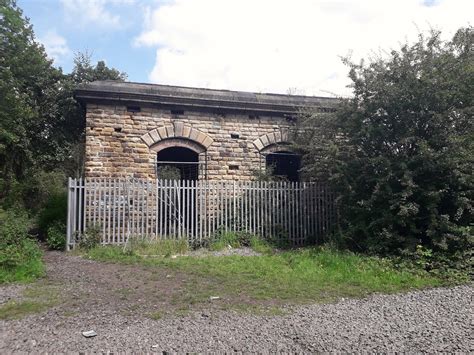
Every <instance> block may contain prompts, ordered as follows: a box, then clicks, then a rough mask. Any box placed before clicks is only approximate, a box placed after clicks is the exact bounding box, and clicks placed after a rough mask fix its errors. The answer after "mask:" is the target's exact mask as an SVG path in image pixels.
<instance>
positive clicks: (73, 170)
mask: <svg viewBox="0 0 474 355" xmlns="http://www.w3.org/2000/svg"><path fill="white" fill-rule="evenodd" d="M126 78H127V74H126V73H123V72H120V71H118V70H117V69H114V68H109V67H107V65H106V64H105V62H103V61H99V62H97V65H95V66H94V65H93V64H92V63H91V54H90V53H77V54H76V56H75V58H74V68H73V70H72V72H71V74H68V75H65V81H64V88H63V90H62V91H61V92H60V93H59V94H58V97H57V103H58V106H59V107H60V108H61V110H62V112H61V117H62V118H63V120H59V121H58V127H57V135H56V136H57V137H58V138H59V137H62V140H61V143H60V144H58V146H59V147H62V148H63V149H66V151H67V153H68V155H67V157H63V167H64V171H65V173H66V175H69V176H78V177H79V176H82V168H83V164H84V138H85V137H84V133H85V112H84V108H83V107H82V106H81V105H80V104H79V102H77V101H76V99H75V98H74V89H75V88H76V86H77V85H79V84H82V83H88V82H92V81H96V80H116V81H124V80H126Z"/></svg>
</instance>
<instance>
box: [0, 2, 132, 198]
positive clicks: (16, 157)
mask: <svg viewBox="0 0 474 355" xmlns="http://www.w3.org/2000/svg"><path fill="white" fill-rule="evenodd" d="M0 53H1V55H0V202H1V200H2V198H4V197H5V196H6V195H8V194H9V192H10V191H11V188H12V186H13V184H14V183H16V182H21V181H24V180H27V179H29V178H30V177H31V176H32V175H34V174H36V173H38V172H40V171H51V170H57V169H62V170H64V169H70V170H71V169H73V168H72V166H73V165H74V163H73V160H74V159H75V156H76V155H78V154H79V155H80V153H81V147H80V142H81V141H82V140H83V138H84V137H83V134H84V127H85V122H84V114H83V111H82V108H81V107H80V105H79V103H78V102H77V101H76V100H75V99H74V97H73V90H74V88H75V86H76V85H77V84H79V83H82V82H89V81H93V80H122V81H123V80H125V79H126V74H125V73H121V72H119V71H118V70H116V69H114V68H109V67H107V65H106V64H105V63H104V62H102V61H101V62H98V63H97V65H95V66H94V65H92V63H91V59H90V58H91V56H90V55H89V54H87V53H86V54H82V53H78V54H77V55H76V58H75V61H74V64H75V65H74V69H73V71H72V73H70V74H64V73H63V72H62V70H61V69H60V68H56V67H54V66H53V63H52V61H51V60H50V59H48V57H47V55H46V52H45V50H44V48H43V46H42V45H41V44H39V43H38V42H37V41H36V39H35V36H34V32H33V28H32V26H31V24H30V23H29V20H28V19H27V18H25V17H24V16H23V13H22V11H21V9H20V8H19V7H18V6H17V5H16V2H15V1H13V0H0ZM78 145H79V146H78ZM67 173H68V174H70V171H68V172H67Z"/></svg>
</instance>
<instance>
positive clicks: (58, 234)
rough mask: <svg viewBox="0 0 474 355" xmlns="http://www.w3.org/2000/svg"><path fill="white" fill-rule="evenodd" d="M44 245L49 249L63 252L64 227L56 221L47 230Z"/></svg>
mask: <svg viewBox="0 0 474 355" xmlns="http://www.w3.org/2000/svg"><path fill="white" fill-rule="evenodd" d="M46 244H48V247H49V248H50V249H54V250H64V248H66V225H65V224H64V223H63V222H59V221H56V222H54V223H53V224H52V225H51V226H49V228H48V232H47V237H46Z"/></svg>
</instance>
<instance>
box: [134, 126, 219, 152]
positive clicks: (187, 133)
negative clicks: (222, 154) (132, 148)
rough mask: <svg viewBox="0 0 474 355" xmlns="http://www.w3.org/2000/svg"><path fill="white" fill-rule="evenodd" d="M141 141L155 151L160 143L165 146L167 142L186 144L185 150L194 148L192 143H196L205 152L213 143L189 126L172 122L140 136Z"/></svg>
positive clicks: (209, 138) (205, 135)
mask: <svg viewBox="0 0 474 355" xmlns="http://www.w3.org/2000/svg"><path fill="white" fill-rule="evenodd" d="M141 139H142V140H143V141H144V142H145V144H146V145H147V146H148V147H150V148H151V147H153V146H154V147H155V149H156V147H159V146H161V144H160V145H157V144H158V143H160V142H162V141H163V142H164V143H166V144H167V142H168V143H170V142H174V143H178V144H184V145H186V144H187V145H186V147H187V148H190V146H192V147H194V148H196V146H195V145H194V144H192V143H195V144H196V143H197V144H198V145H201V146H202V147H204V149H205V150H207V149H208V148H209V147H210V146H211V144H212V143H213V142H214V140H213V139H212V138H211V137H210V136H209V135H208V134H206V133H204V132H201V131H199V130H197V129H195V128H193V127H191V126H190V125H186V124H184V123H183V122H174V123H173V124H170V125H165V126H162V127H159V128H155V129H153V130H151V131H149V132H147V133H145V134H144V135H142V136H141ZM190 142H191V143H190ZM164 148H166V147H164ZM155 149H154V150H155ZM190 149H193V148H190ZM196 149H197V148H196Z"/></svg>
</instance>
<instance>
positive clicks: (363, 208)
mask: <svg viewBox="0 0 474 355" xmlns="http://www.w3.org/2000/svg"><path fill="white" fill-rule="evenodd" d="M440 35H441V34H440V33H439V32H437V31H432V32H431V33H430V34H429V35H428V36H425V35H422V34H420V35H419V38H418V41H417V42H416V43H413V44H410V43H406V44H404V45H403V46H401V48H400V49H399V50H392V51H391V52H390V54H389V55H388V56H385V57H379V58H376V59H373V60H371V61H370V62H368V63H366V62H361V63H353V62H351V61H350V60H348V59H345V63H346V64H347V65H348V67H349V69H350V73H349V75H350V78H351V79H352V83H353V84H352V86H353V97H352V98H349V99H342V100H341V104H340V107H339V108H338V109H337V111H336V112H334V113H332V114H318V113H314V112H305V113H302V117H301V119H300V125H301V128H302V130H301V131H302V132H304V133H300V134H299V135H298V136H297V137H296V140H297V146H299V148H300V149H301V150H302V151H303V153H304V161H305V164H304V165H305V169H304V172H305V174H307V175H308V176H310V177H313V178H324V179H328V180H330V181H331V183H332V184H333V185H334V187H335V188H336V189H337V191H338V193H339V207H340V214H341V228H342V229H341V233H340V235H341V236H342V242H343V243H344V245H346V246H349V247H351V248H354V249H357V250H364V251H373V252H377V253H384V254H394V253H401V252H403V251H406V250H415V249H416V247H417V246H418V247H420V246H422V247H424V248H429V249H430V250H434V251H442V252H449V253H456V252H459V251H460V250H469V248H472V245H473V244H472V243H473V236H472V234H473V228H472V227H473V222H474V221H473V213H474V206H473V201H474V175H473V166H474V130H473V125H474V120H473V112H474V107H473V88H474V65H473V63H474V55H473V43H474V32H473V28H472V27H468V28H462V29H460V30H458V32H457V33H456V35H455V36H454V37H453V39H452V40H450V41H443V40H441V37H440Z"/></svg>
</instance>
